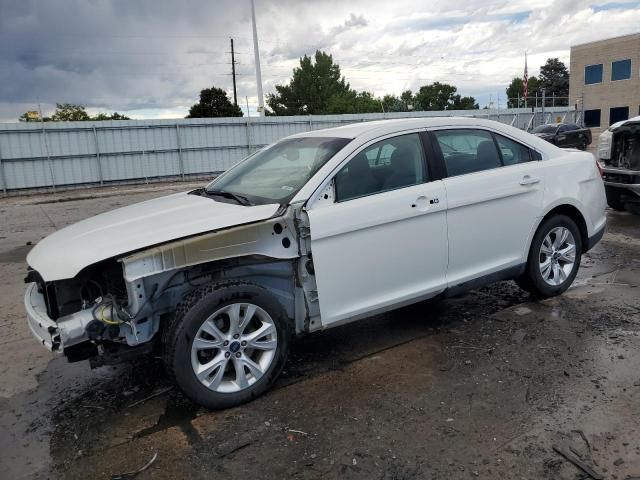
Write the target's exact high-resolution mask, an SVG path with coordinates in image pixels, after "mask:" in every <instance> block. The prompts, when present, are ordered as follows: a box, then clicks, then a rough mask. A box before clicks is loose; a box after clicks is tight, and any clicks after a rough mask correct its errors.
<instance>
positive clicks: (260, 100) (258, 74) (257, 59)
mask: <svg viewBox="0 0 640 480" xmlns="http://www.w3.org/2000/svg"><path fill="white" fill-rule="evenodd" d="M251 21H252V24H253V55H254V57H255V62H256V84H257V87H258V115H259V116H260V117H263V116H264V98H263V94H262V72H261V71H260V50H259V49H258V29H257V28H256V7H255V5H254V2H253V0H251Z"/></svg>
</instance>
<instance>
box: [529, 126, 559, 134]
mask: <svg viewBox="0 0 640 480" xmlns="http://www.w3.org/2000/svg"><path fill="white" fill-rule="evenodd" d="M556 128H558V126H557V125H540V126H539V127H536V128H534V129H533V133H556Z"/></svg>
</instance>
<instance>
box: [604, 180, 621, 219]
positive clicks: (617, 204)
mask: <svg viewBox="0 0 640 480" xmlns="http://www.w3.org/2000/svg"><path fill="white" fill-rule="evenodd" d="M604 191H605V193H606V195H607V205H609V206H610V207H611V208H613V209H614V210H618V211H619V212H624V211H625V210H626V208H625V202H624V201H623V193H622V192H621V191H620V189H619V188H615V187H607V186H606V185H605V187H604Z"/></svg>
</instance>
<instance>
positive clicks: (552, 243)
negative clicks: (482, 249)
mask: <svg viewBox="0 0 640 480" xmlns="http://www.w3.org/2000/svg"><path fill="white" fill-rule="evenodd" d="M581 257H582V238H581V236H580V230H579V229H578V227H577V225H576V223H575V222H574V221H573V220H572V219H571V218H569V217H567V216H565V215H554V216H553V217H550V218H548V219H546V220H545V221H544V222H543V223H542V225H540V227H539V228H538V231H537V232H536V234H535V236H534V237H533V241H532V243H531V249H530V250H529V257H528V260H527V267H526V270H525V273H524V275H523V276H522V277H521V278H519V279H518V280H517V283H518V285H520V286H521V287H522V288H524V289H525V290H527V291H529V292H531V293H533V294H535V295H537V296H540V297H544V298H546V297H553V296H555V295H560V294H561V293H563V292H564V291H566V290H567V289H568V288H569V286H570V285H571V283H572V282H573V280H574V279H575V278H576V275H577V273H578V268H579V267H580V259H581Z"/></svg>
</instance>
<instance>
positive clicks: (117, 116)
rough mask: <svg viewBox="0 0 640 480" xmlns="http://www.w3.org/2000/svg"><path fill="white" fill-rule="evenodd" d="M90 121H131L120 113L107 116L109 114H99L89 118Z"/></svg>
mask: <svg viewBox="0 0 640 480" xmlns="http://www.w3.org/2000/svg"><path fill="white" fill-rule="evenodd" d="M91 120H94V121H101V120H131V119H130V118H129V117H127V116H126V115H122V114H121V113H118V112H113V113H111V114H109V113H99V114H97V115H94V116H93V117H91Z"/></svg>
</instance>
